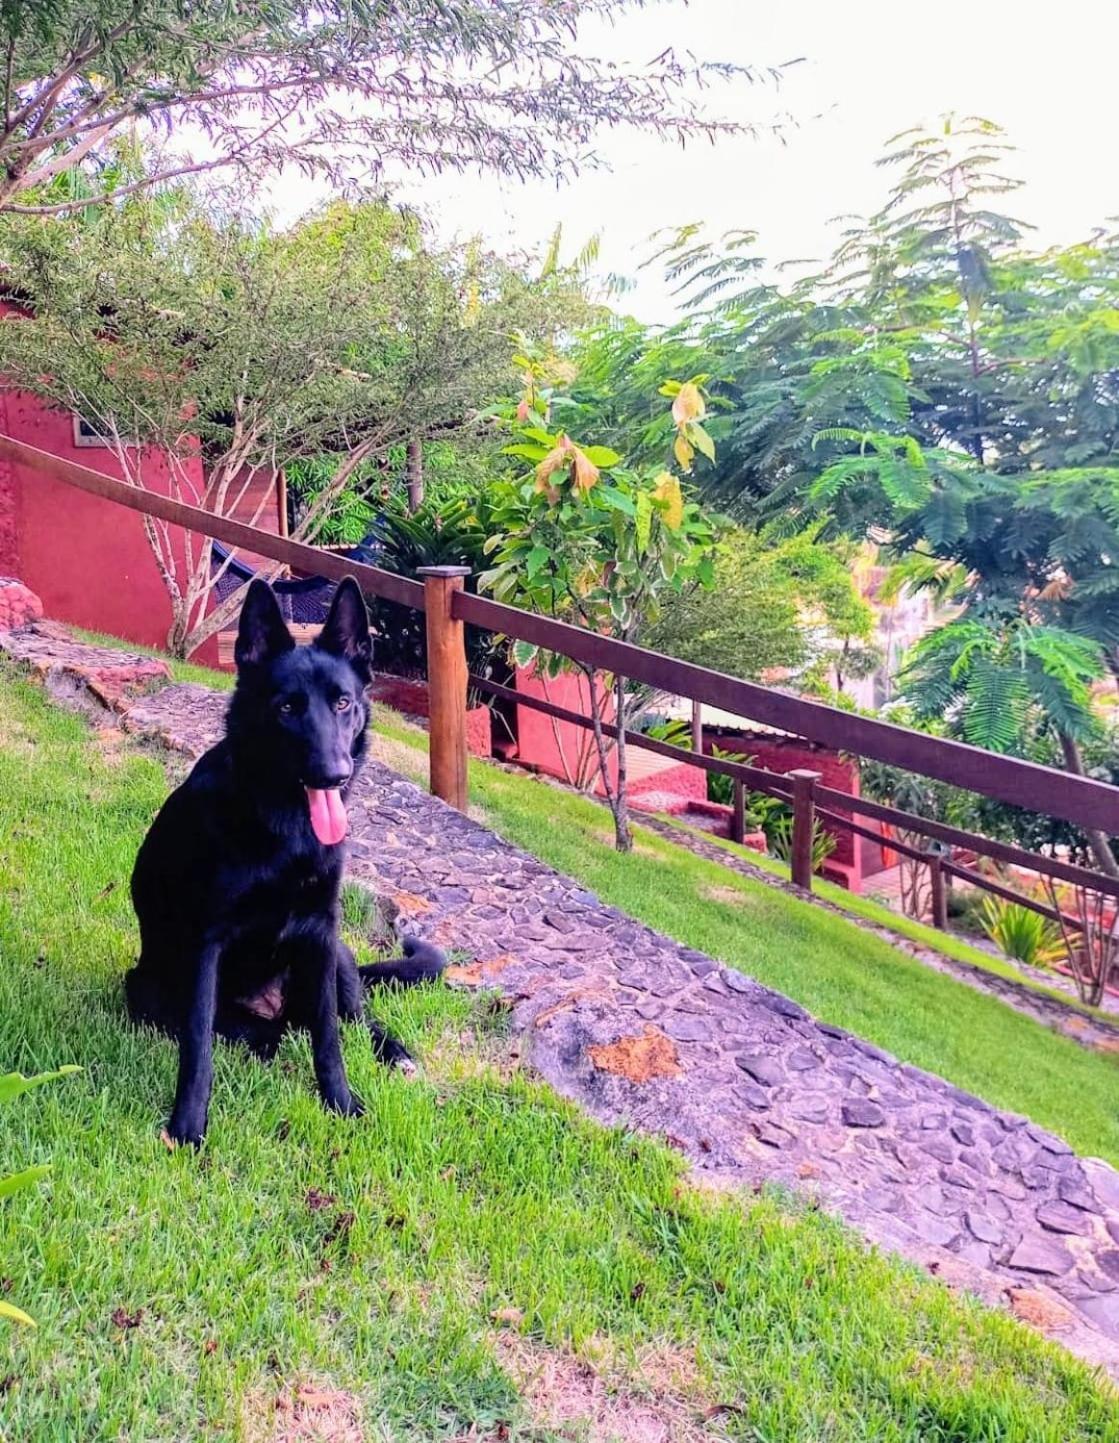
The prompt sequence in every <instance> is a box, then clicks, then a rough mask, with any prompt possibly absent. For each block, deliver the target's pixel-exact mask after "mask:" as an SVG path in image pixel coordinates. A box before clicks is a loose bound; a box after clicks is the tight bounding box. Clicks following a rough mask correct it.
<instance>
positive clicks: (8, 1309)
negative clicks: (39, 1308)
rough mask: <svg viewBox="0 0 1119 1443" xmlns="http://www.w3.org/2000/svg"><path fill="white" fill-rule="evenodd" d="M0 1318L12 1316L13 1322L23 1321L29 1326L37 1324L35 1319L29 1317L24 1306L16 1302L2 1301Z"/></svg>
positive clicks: (32, 1326)
mask: <svg viewBox="0 0 1119 1443" xmlns="http://www.w3.org/2000/svg"><path fill="white" fill-rule="evenodd" d="M0 1318H11V1320H12V1322H13V1323H22V1324H23V1325H24V1326H25V1327H27V1328H34V1327H35V1326H36V1323H35V1319H34V1318H29V1317H28V1316H27V1314H26V1313H25V1312H24V1311H23V1309H22V1308H17V1307H16V1305H15V1304H14V1303H5V1302H0Z"/></svg>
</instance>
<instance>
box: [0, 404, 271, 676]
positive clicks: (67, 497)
mask: <svg viewBox="0 0 1119 1443" xmlns="http://www.w3.org/2000/svg"><path fill="white" fill-rule="evenodd" d="M0 430H3V431H4V432H5V433H6V434H7V435H9V436H12V437H14V438H15V439H16V440H18V441H25V442H27V443H28V444H29V445H32V446H37V447H39V449H40V450H43V451H49V452H51V454H52V455H55V456H60V457H63V458H64V459H66V460H70V461H76V462H78V463H79V464H81V465H84V466H89V467H91V468H92V469H93V470H95V471H102V472H104V473H105V474H106V475H108V476H115V477H118V478H119V477H120V475H121V471H120V466H119V464H118V463H117V461H116V458H115V457H114V456H113V453H112V452H111V451H110V450H109V449H108V448H104V447H89V446H77V445H75V443H74V423H73V418H72V417H71V416H69V415H68V414H66V413H64V412H59V411H52V410H50V409H49V408H48V407H47V406H45V405H44V404H43V402H42V401H40V400H39V399H38V398H37V397H34V396H31V395H28V394H26V393H24V392H19V391H8V392H2V393H0ZM143 465H144V480H145V484H146V486H148V487H150V488H151V489H152V490H153V491H155V490H158V491H163V492H164V493H166V492H167V490H168V489H169V485H170V473H169V467H168V464H167V460H166V458H165V456H164V455H163V454H162V453H161V452H158V451H149V452H147V453H146V455H145V457H144V462H143ZM190 476H191V480H192V481H193V482H194V483H195V484H196V485H198V486H199V490H201V481H202V466H201V462H200V461H195V462H194V463H192V465H191V468H190ZM265 487H266V488H268V489H270V490H272V491H275V492H277V494H278V487H277V486H276V484H275V481H274V480H273V479H270V478H262V480H261V481H259V482H257V483H256V484H255V487H254V488H253V489H252V491H251V492H250V493H249V494H247V495H246V496H245V498H244V499H243V501H242V502H241V504H240V505H239V506H238V507H237V508H236V512H235V513H234V514H236V515H237V516H238V518H239V519H243V520H250V519H251V518H252V513H253V511H254V510H255V509H256V505H257V503H258V501H259V500H260V498H261V494H262V488H265ZM183 499H184V500H191V499H193V498H190V497H183ZM279 523H280V517H279V507H278V503H277V504H270V505H268V506H266V507H265V508H264V510H263V511H262V512H261V515H260V517H259V518H258V519H257V522H256V524H257V525H258V526H260V527H261V528H262V529H263V530H267V531H272V532H276V531H277V530H279ZM171 544H172V546H173V548H174V549H175V553H176V555H177V556H178V557H179V558H180V560H181V561H182V562H184V563H185V561H186V558H187V555H188V547H189V548H190V551H189V554H190V555H191V556H193V557H197V556H198V555H199V547H200V546H202V545H203V544H205V545H208V544H209V543H208V542H205V543H204V542H203V541H202V539H201V538H200V537H197V536H194V535H188V533H186V532H184V531H183V530H182V529H181V528H180V527H172V528H171ZM0 573H2V574H6V575H9V576H18V577H19V578H20V580H22V581H24V582H26V584H27V585H28V586H30V587H31V589H32V590H33V591H35V592H37V593H38V595H39V596H40V597H41V598H42V601H43V607H44V610H45V612H46V614H47V615H48V616H49V617H52V618H54V619H56V620H59V621H69V622H72V623H74V624H75V625H78V626H85V627H89V628H91V629H92V630H95V631H106V632H109V633H111V634H112V635H114V636H121V637H124V638H126V639H127V640H129V641H135V642H139V643H141V644H143V645H146V646H163V645H164V644H165V642H166V639H167V632H168V628H169V627H170V624H171V605H170V601H169V600H168V596H167V591H166V589H165V586H164V583H163V580H162V578H161V576H160V574H159V570H158V568H157V566H156V561H155V557H154V555H153V554H152V550H151V547H150V546H149V545H148V541H147V537H146V535H145V533H144V521H143V518H142V517H141V516H140V515H139V514H138V513H136V512H132V511H126V510H125V509H124V508H122V507H120V506H115V505H114V504H113V503H112V502H111V501H104V500H102V499H100V498H99V497H96V496H89V495H87V494H85V493H84V492H82V491H78V490H76V489H74V488H73V487H71V486H66V485H64V484H62V483H61V482H58V481H53V480H51V479H50V477H47V476H44V475H43V474H42V473H41V472H38V471H30V470H28V469H27V468H26V467H21V466H13V465H11V464H9V463H7V462H0ZM195 660H197V661H203V662H208V663H210V664H211V665H216V664H217V643H216V641H214V640H211V641H210V642H208V643H207V644H206V645H205V646H204V647H202V648H200V650H199V651H198V652H197V653H195Z"/></svg>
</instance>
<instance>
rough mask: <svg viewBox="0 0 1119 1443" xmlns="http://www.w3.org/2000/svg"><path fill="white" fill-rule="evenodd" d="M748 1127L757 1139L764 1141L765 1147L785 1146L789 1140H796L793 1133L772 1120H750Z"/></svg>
mask: <svg viewBox="0 0 1119 1443" xmlns="http://www.w3.org/2000/svg"><path fill="white" fill-rule="evenodd" d="M750 1127H751V1129H752V1130H753V1132H754V1135H755V1137H757V1139H758V1141H759V1142H764V1143H765V1145H766V1147H787V1146H788V1144H789V1143H790V1142H795V1141H796V1134H795V1133H792V1132H790V1131H789V1130H788V1128H785V1127H778V1126H777V1124H776V1123H773V1122H752V1123H751V1124H750Z"/></svg>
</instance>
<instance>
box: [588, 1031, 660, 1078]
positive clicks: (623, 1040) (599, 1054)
mask: <svg viewBox="0 0 1119 1443" xmlns="http://www.w3.org/2000/svg"><path fill="white" fill-rule="evenodd" d="M588 1051H589V1052H590V1056H591V1061H592V1062H593V1063H594V1065H595V1066H596V1067H597V1068H598V1069H599V1071H601V1072H612V1073H614V1074H615V1075H616V1076H617V1077H625V1078H628V1080H629V1081H630V1082H650V1081H651V1080H652V1079H653V1078H654V1077H679V1075H680V1073H681V1072H682V1071H683V1068H681V1066H680V1059H679V1057H678V1055H677V1052H676V1046H675V1044H674V1043H673V1042H672V1040H671V1038H668V1037H666V1036H665V1035H664V1033H663V1032H661V1031H660V1029H659V1028H656V1027H653V1026H652V1025H651V1024H650V1025H649V1026H647V1027H646V1028H645V1031H644V1032H643V1033H642V1034H641V1035H640V1036H639V1037H619V1039H618V1040H617V1042H607V1043H603V1044H602V1045H601V1046H598V1047H591V1048H588Z"/></svg>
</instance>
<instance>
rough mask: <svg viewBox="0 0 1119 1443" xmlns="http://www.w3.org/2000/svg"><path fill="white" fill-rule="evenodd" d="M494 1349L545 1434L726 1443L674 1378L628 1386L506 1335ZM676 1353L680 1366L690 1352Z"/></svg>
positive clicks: (594, 1440) (601, 1441)
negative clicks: (551, 1430) (718, 1442)
mask: <svg viewBox="0 0 1119 1443" xmlns="http://www.w3.org/2000/svg"><path fill="white" fill-rule="evenodd" d="M494 1346H495V1347H496V1349H497V1353H498V1358H499V1359H500V1362H501V1365H502V1367H503V1368H504V1369H505V1370H506V1372H508V1374H509V1375H510V1377H511V1378H512V1379H513V1381H514V1382H515V1383H516V1385H517V1388H518V1389H519V1391H520V1393H521V1396H522V1398H523V1399H524V1403H525V1407H526V1408H527V1410H528V1412H529V1414H530V1415H531V1417H532V1420H533V1422H534V1423H535V1424H536V1425H537V1426H538V1427H543V1428H556V1429H563V1430H564V1434H565V1436H566V1435H567V1432H568V1430H570V1431H571V1436H573V1437H579V1438H585V1439H586V1440H587V1443H711V1440H714V1439H717V1438H722V1437H725V1434H723V1433H722V1432H719V1431H716V1430H715V1427H714V1425H712V1424H711V1423H709V1422H705V1421H704V1417H703V1415H704V1413H705V1412H706V1411H707V1410H706V1409H705V1408H704V1406H703V1403H702V1401H701V1400H699V1399H698V1398H697V1397H695V1396H688V1394H689V1392H690V1391H691V1389H690V1387H689V1383H688V1380H687V1379H686V1378H678V1379H677V1381H676V1383H674V1384H669V1383H668V1382H667V1379H668V1377H669V1376H670V1375H671V1376H673V1377H676V1374H675V1373H672V1372H671V1370H668V1371H666V1370H665V1369H661V1370H660V1371H659V1373H658V1374H657V1375H655V1376H654V1375H652V1374H646V1373H645V1372H644V1369H642V1370H641V1374H639V1376H638V1377H637V1378H635V1379H634V1380H633V1381H632V1382H630V1383H626V1382H623V1381H622V1380H620V1379H614V1378H611V1377H609V1376H604V1374H603V1373H602V1372H601V1371H599V1369H597V1368H595V1367H594V1366H592V1364H591V1363H589V1362H587V1361H585V1360H583V1359H581V1358H576V1357H574V1356H573V1355H571V1354H569V1353H564V1352H561V1351H560V1350H558V1349H551V1348H546V1347H544V1346H543V1345H542V1344H540V1343H535V1342H530V1341H529V1340H528V1339H526V1338H522V1337H519V1336H518V1335H516V1334H514V1333H501V1334H499V1335H498V1336H497V1337H496V1338H495V1340H494ZM674 1351H675V1352H676V1353H677V1354H678V1355H679V1358H678V1361H680V1359H682V1357H683V1355H684V1351H685V1350H674ZM692 1362H693V1372H694V1360H692ZM681 1365H682V1366H685V1365H683V1364H681Z"/></svg>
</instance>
